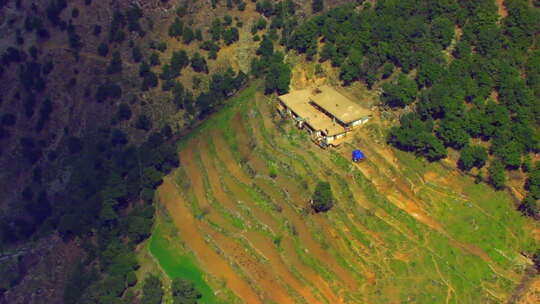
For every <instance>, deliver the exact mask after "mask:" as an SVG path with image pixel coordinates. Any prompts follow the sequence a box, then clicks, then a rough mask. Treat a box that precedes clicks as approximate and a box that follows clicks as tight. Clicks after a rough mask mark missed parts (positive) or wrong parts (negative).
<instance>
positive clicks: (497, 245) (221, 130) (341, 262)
mask: <svg viewBox="0 0 540 304" xmlns="http://www.w3.org/2000/svg"><path fill="white" fill-rule="evenodd" d="M232 102H233V105H232V106H231V107H229V108H227V109H226V110H223V111H222V112H221V113H219V114H217V115H215V116H214V117H212V118H210V119H209V120H208V121H207V122H205V124H204V125H203V126H202V127H200V128H199V129H197V130H195V131H194V132H193V133H192V134H191V135H190V136H189V138H187V139H184V140H182V141H181V142H180V152H179V158H180V161H181V163H182V165H181V167H180V168H179V169H177V170H175V171H173V172H172V173H171V174H170V175H169V176H167V177H165V178H164V182H163V184H162V185H161V186H160V187H159V189H158V201H159V204H160V205H161V206H163V207H164V209H163V210H162V211H160V212H159V213H158V214H159V220H158V222H159V223H160V224H159V225H158V226H162V225H165V226H167V225H169V226H170V225H174V228H176V229H177V231H178V234H173V235H170V234H165V235H162V234H163V233H165V232H164V231H163V230H162V229H161V230H157V231H156V232H155V233H154V236H153V238H155V237H160V238H161V237H164V238H165V239H169V240H170V241H169V245H168V246H171V247H169V250H171V249H172V248H178V247H174V246H176V245H174V244H182V245H181V246H182V248H184V249H180V250H178V249H174V251H171V254H173V255H174V254H178V253H177V252H185V253H184V254H185V255H188V256H192V257H193V258H194V259H195V260H196V261H197V264H198V265H199V267H200V269H201V271H202V272H203V273H205V274H206V275H207V277H208V278H215V280H217V281H218V282H224V283H215V285H214V286H212V287H213V288H214V289H215V290H219V291H222V290H223V288H227V289H230V291H232V292H233V293H234V294H235V295H236V296H237V297H239V298H240V299H242V300H244V301H245V302H246V303H402V302H411V303H434V302H437V303H439V302H446V303H475V302H476V303H504V302H505V300H506V299H508V298H509V297H510V295H511V293H512V291H513V288H515V286H516V285H517V284H519V282H520V280H521V277H522V276H523V275H524V273H525V270H526V269H527V268H528V267H530V265H531V264H530V263H531V262H530V261H529V260H528V259H527V258H525V257H524V256H523V255H522V253H523V252H527V251H529V250H531V249H532V248H534V246H535V245H534V237H533V235H532V234H531V230H532V229H534V228H533V227H535V225H534V224H533V222H532V221H530V220H527V219H526V218H524V217H522V216H521V215H520V214H519V212H517V211H515V210H514V208H513V207H512V199H511V197H510V196H509V195H508V194H506V193H501V192H495V191H494V190H492V189H490V187H489V186H487V185H485V184H477V183H475V182H474V180H473V179H472V178H470V177H466V176H463V175H462V174H459V173H458V172H457V171H453V170H448V169H446V168H444V167H442V166H441V165H440V164H436V163H431V164H430V163H428V162H426V161H422V160H420V159H415V158H414V157H413V156H411V155H408V154H406V153H404V152H400V151H398V150H395V149H391V148H389V147H388V146H387V145H385V144H384V137H383V134H382V132H381V124H380V121H379V120H378V119H375V120H374V121H372V122H370V123H368V124H367V125H366V126H365V127H363V128H362V129H360V130H358V131H357V132H356V133H355V135H354V139H353V140H352V141H351V142H350V144H347V145H346V146H344V147H343V148H340V149H338V150H335V151H332V150H330V151H328V150H321V149H320V148H318V147H317V146H315V145H314V144H312V143H311V142H310V141H309V139H308V138H307V136H306V134H304V133H303V131H300V130H297V129H296V128H295V127H294V126H293V125H292V124H291V123H290V122H288V121H287V120H284V119H282V118H281V117H280V116H279V115H276V114H274V113H275V112H274V108H273V103H272V102H271V100H269V99H267V98H265V97H264V96H263V95H262V94H260V93H259V92H257V89H256V88H254V87H251V88H249V89H247V90H246V91H244V92H242V93H241V95H240V96H239V97H238V98H236V99H235V100H233V101H232ZM353 148H361V149H363V150H364V151H365V153H366V155H367V161H366V162H363V163H359V164H357V165H354V164H353V163H352V162H351V161H350V159H349V158H350V152H351V151H352V149H353ZM321 180H324V181H329V182H330V184H331V186H332V191H333V193H334V195H335V197H336V199H337V202H336V204H335V207H334V208H333V209H332V210H331V211H329V212H328V213H325V214H324V213H323V214H314V213H313V212H311V208H310V207H309V200H310V198H311V195H312V191H313V188H314V186H315V184H316V183H317V181H321ZM173 231H174V229H173ZM163 250H167V245H165V246H164V249H163ZM158 261H159V259H158ZM162 266H164V268H165V271H167V267H168V266H167V265H164V264H162ZM212 280H213V279H209V281H210V282H212ZM201 302H202V303H211V301H209V302H205V300H204V298H203V300H202V301H201ZM227 303H229V302H227Z"/></svg>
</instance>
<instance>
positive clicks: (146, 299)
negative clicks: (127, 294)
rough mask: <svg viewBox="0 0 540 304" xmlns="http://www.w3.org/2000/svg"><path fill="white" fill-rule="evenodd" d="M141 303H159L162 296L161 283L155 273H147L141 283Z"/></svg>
mask: <svg viewBox="0 0 540 304" xmlns="http://www.w3.org/2000/svg"><path fill="white" fill-rule="evenodd" d="M142 289H143V296H142V299H141V303H142V304H160V303H161V299H162V298H163V284H162V283H161V280H160V279H159V278H158V277H157V276H155V275H149V276H147V277H146V278H145V279H144V283H143V288H142Z"/></svg>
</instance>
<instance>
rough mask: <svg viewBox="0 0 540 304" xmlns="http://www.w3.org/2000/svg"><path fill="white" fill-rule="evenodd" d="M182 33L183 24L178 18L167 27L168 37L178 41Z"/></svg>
mask: <svg viewBox="0 0 540 304" xmlns="http://www.w3.org/2000/svg"><path fill="white" fill-rule="evenodd" d="M183 31H184V24H183V23H182V21H181V20H180V18H178V17H176V18H175V19H174V22H173V23H172V24H171V25H170V26H169V37H174V38H176V39H179V38H180V37H181V36H182V34H183Z"/></svg>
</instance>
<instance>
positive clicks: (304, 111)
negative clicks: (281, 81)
mask: <svg viewBox="0 0 540 304" xmlns="http://www.w3.org/2000/svg"><path fill="white" fill-rule="evenodd" d="M310 96H311V90H309V89H304V90H296V91H292V92H291V93H288V94H285V95H281V96H279V99H280V100H281V102H283V103H284V104H285V106H287V108H289V109H290V110H291V111H293V112H294V113H295V114H296V115H298V116H299V117H300V118H302V119H303V120H304V121H305V122H306V123H307V124H309V125H310V126H311V127H312V128H313V129H314V130H317V131H324V133H326V135H328V136H333V135H336V134H341V133H343V132H344V131H345V130H344V129H343V127H342V126H341V125H339V124H338V123H337V122H335V121H333V120H332V119H331V118H330V117H328V116H327V115H326V114H324V113H322V112H321V111H319V110H318V109H317V108H315V107H314V106H313V105H311V104H309V100H310Z"/></svg>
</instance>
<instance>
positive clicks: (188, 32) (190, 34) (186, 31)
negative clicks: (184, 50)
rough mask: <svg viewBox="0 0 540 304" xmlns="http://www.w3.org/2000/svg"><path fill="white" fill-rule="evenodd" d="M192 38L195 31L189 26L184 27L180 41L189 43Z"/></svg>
mask: <svg viewBox="0 0 540 304" xmlns="http://www.w3.org/2000/svg"><path fill="white" fill-rule="evenodd" d="M193 39H195V33H194V32H193V30H192V29H191V28H189V27H186V28H184V33H183V34H182V41H183V42H184V43H185V44H190V43H191V41H193Z"/></svg>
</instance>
